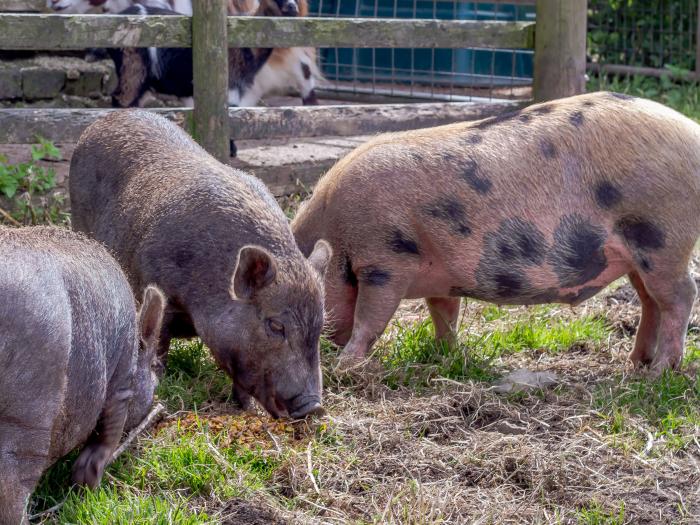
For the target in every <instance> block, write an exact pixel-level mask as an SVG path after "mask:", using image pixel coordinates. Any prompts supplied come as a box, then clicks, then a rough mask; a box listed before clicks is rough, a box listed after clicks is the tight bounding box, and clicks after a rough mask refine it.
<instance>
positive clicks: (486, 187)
mask: <svg viewBox="0 0 700 525" xmlns="http://www.w3.org/2000/svg"><path fill="white" fill-rule="evenodd" d="M462 178H463V179H464V180H465V181H467V184H469V186H471V187H472V189H473V190H475V191H476V192H477V193H481V194H482V195H483V194H486V193H488V192H489V191H491V186H493V183H492V182H491V181H490V180H489V179H487V178H486V177H484V176H483V175H480V170H479V164H478V163H477V162H476V161H475V160H474V159H469V160H468V161H467V165H466V166H465V167H464V171H462Z"/></svg>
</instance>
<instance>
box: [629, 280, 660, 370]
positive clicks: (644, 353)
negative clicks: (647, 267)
mask: <svg viewBox="0 0 700 525" xmlns="http://www.w3.org/2000/svg"><path fill="white" fill-rule="evenodd" d="M628 277H629V280H630V282H631V283H632V286H634V289H635V290H637V294H638V295H639V300H640V302H641V304H642V318H641V320H640V321H639V328H637V336H636V337H635V340H634V350H633V351H632V353H631V354H630V359H631V360H632V362H633V363H634V364H635V366H638V365H650V364H651V362H652V361H653V360H654V356H655V355H656V346H657V343H658V337H659V321H660V319H661V311H660V310H659V305H658V304H656V301H655V300H654V299H652V297H651V296H650V295H649V292H648V291H647V289H646V287H645V286H644V281H643V280H642V277H641V276H640V275H639V273H638V272H631V273H630V274H629V276H628Z"/></svg>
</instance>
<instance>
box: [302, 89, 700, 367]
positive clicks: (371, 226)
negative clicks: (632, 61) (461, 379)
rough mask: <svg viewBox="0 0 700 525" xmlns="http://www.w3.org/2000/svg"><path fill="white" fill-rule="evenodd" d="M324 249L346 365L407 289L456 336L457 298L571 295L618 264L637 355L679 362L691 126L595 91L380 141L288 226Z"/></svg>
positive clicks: (341, 167) (569, 298)
mask: <svg viewBox="0 0 700 525" xmlns="http://www.w3.org/2000/svg"><path fill="white" fill-rule="evenodd" d="M292 229H293V231H294V235H295V236H296V239H297V242H298V243H299V246H300V248H301V249H302V251H304V252H305V253H308V252H310V250H311V248H312V247H313V245H314V243H315V242H316V240H317V239H320V238H324V239H327V240H328V241H329V242H330V243H331V246H332V248H333V250H334V254H333V260H332V261H331V264H330V266H329V270H328V275H327V278H326V307H327V308H328V310H329V314H330V317H331V318H332V319H333V327H332V329H333V331H334V337H335V340H336V342H338V343H339V344H346V347H345V351H344V352H345V356H344V359H343V360H344V361H346V362H347V363H348V364H350V363H352V362H354V361H357V360H358V359H361V358H363V357H364V356H365V354H366V353H367V351H368V349H369V348H370V347H371V345H372V343H373V342H374V341H375V340H376V339H377V337H379V336H380V335H381V333H382V331H383V330H384V328H385V327H386V324H387V322H388V321H389V319H391V316H392V315H393V314H394V311H395V310H396V307H397V306H398V304H399V302H400V301H401V300H402V299H403V298H419V297H425V298H426V300H427V303H428V307H429V309H430V314H431V315H432V318H433V323H434V324H435V328H436V335H437V336H438V337H439V338H444V339H448V340H449V339H451V338H452V337H453V335H454V332H453V331H454V329H455V325H456V322H457V317H458V313H459V298H460V297H462V296H467V297H474V298H477V299H481V300H485V301H492V302H495V303H505V304H536V303H551V302H561V303H567V304H578V303H580V302H582V301H584V300H585V299H587V298H589V297H591V296H593V295H594V294H596V293H597V292H598V291H599V290H601V289H602V288H603V287H604V286H606V285H607V284H609V283H610V282H611V281H613V280H615V279H617V278H618V277H620V276H622V275H625V274H627V275H628V276H629V278H630V280H631V281H632V284H633V285H634V287H635V288H636V290H637V292H638V294H639V297H640V299H641V303H642V319H641V323H640V326H639V332H638V334H637V339H636V342H635V347H634V351H633V352H632V354H631V358H632V360H633V361H634V362H635V363H636V364H648V365H651V366H652V367H653V368H654V370H655V371H657V372H659V371H661V370H663V369H665V368H667V367H676V366H678V364H679V363H680V362H681V357H682V355H683V346H684V340H685V334H686V330H687V326H688V319H689V316H690V310H691V307H692V305H693V300H694V299H695V295H696V286H695V283H694V282H693V279H691V278H690V275H689V274H688V261H689V258H690V254H691V252H692V250H693V246H694V245H695V242H696V241H697V239H698V235H699V234H700V126H698V125H697V124H696V123H695V122H693V121H691V120H690V119H687V118H685V117H683V116H682V115H680V114H679V113H677V112H675V111H672V110H670V109H668V108H666V107H664V106H662V105H660V104H656V103H654V102H650V101H647V100H642V99H633V98H632V97H627V96H624V95H619V94H615V93H594V94H591V95H584V96H579V97H573V98H567V99H563V100H558V101H554V102H549V103H546V104H538V105H534V106H531V107H529V108H527V109H524V110H522V111H519V112H515V113H509V114H507V115H502V116H498V117H493V118H489V119H486V120H482V121H479V122H469V123H463V124H454V125H449V126H442V127H438V128H433V129H425V130H417V131H410V132H407V133H396V134H391V135H384V136H380V137H377V138H375V139H373V140H371V141H370V142H368V143H367V144H364V145H362V146H360V147H359V148H357V149H356V150H355V151H354V152H352V153H350V154H349V155H348V156H347V157H345V158H344V159H342V160H341V161H340V162H339V163H338V164H337V165H336V166H335V167H334V168H333V169H331V171H330V172H329V173H328V174H327V175H326V176H324V177H323V179H321V181H320V182H319V184H318V185H317V187H316V189H315V191H314V195H313V196H312V197H311V199H310V200H309V201H308V202H307V203H306V205H305V206H304V207H303V208H302V209H301V210H300V212H299V214H298V216H297V217H296V218H295V219H294V222H293V224H292Z"/></svg>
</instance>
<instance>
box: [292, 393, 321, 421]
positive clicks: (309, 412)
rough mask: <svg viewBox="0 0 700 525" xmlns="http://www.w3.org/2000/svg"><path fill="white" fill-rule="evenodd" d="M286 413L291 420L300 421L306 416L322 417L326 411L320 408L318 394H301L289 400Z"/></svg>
mask: <svg viewBox="0 0 700 525" xmlns="http://www.w3.org/2000/svg"><path fill="white" fill-rule="evenodd" d="M285 404H286V405H287V412H288V413H289V417H291V418H292V419H301V418H303V417H306V416H323V415H324V414H325V413H326V411H325V410H324V408H323V407H322V406H321V396H319V395H318V394H311V395H309V394H302V395H301V396H296V397H294V398H292V399H290V400H289V401H288V402H287V403H285Z"/></svg>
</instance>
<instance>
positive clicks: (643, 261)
mask: <svg viewBox="0 0 700 525" xmlns="http://www.w3.org/2000/svg"><path fill="white" fill-rule="evenodd" d="M637 264H639V267H640V268H641V269H642V271H644V272H650V271H652V270H653V269H654V265H653V264H652V263H651V261H650V260H649V259H647V258H646V257H644V256H638V257H637Z"/></svg>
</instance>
